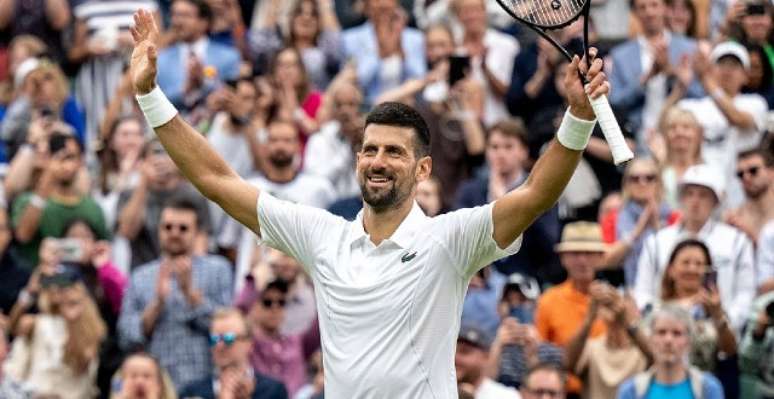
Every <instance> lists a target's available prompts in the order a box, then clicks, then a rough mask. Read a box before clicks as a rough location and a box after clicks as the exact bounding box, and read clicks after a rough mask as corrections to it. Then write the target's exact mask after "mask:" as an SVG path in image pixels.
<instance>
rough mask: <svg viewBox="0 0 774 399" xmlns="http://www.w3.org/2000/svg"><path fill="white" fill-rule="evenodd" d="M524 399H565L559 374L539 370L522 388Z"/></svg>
mask: <svg viewBox="0 0 774 399" xmlns="http://www.w3.org/2000/svg"><path fill="white" fill-rule="evenodd" d="M520 392H521V397H522V398H523V399H543V398H546V397H548V398H551V399H564V398H565V397H566V395H565V393H564V386H563V384H562V379H561V377H560V376H559V374H558V373H556V372H554V371H549V370H538V371H535V372H534V373H532V375H530V376H529V378H528V379H527V380H526V381H524V384H523V385H522V386H521V391H520Z"/></svg>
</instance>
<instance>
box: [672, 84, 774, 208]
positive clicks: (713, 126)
mask: <svg viewBox="0 0 774 399" xmlns="http://www.w3.org/2000/svg"><path fill="white" fill-rule="evenodd" d="M733 102H734V105H735V106H736V108H737V109H739V110H743V111H745V112H747V113H749V114H750V115H752V117H753V119H754V120H755V125H756V128H754V129H748V130H743V129H739V128H737V127H734V126H731V124H729V122H728V119H726V116H725V115H723V112H722V111H720V108H718V106H717V105H716V104H715V100H713V99H712V97H709V96H707V97H703V98H698V99H684V100H681V101H680V102H679V103H678V106H680V107H683V108H685V109H687V110H689V111H691V112H693V114H694V115H696V119H698V120H699V123H700V124H701V125H702V127H703V128H704V145H702V147H701V153H702V158H704V162H706V163H708V164H710V165H713V166H715V167H717V168H722V169H723V170H724V171H726V172H727V175H726V176H725V179H726V199H725V205H726V207H732V208H735V207H737V206H739V205H741V204H742V202H743V201H744V191H743V190H742V186H741V184H740V183H739V181H738V179H737V178H736V176H735V175H734V173H735V171H736V154H738V153H739V152H741V151H744V150H749V149H751V148H754V147H755V146H757V145H758V144H759V143H760V141H761V138H762V137H763V129H764V128H765V127H766V115H767V113H768V109H769V106H768V105H767V104H766V100H764V99H763V97H761V96H759V95H758V94H739V95H737V96H736V97H734V100H733Z"/></svg>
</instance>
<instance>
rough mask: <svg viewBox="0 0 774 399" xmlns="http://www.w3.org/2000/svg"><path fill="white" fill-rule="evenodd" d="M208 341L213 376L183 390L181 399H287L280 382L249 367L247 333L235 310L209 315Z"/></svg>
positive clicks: (245, 325)
mask: <svg viewBox="0 0 774 399" xmlns="http://www.w3.org/2000/svg"><path fill="white" fill-rule="evenodd" d="M209 339H210V351H211V352H212V363H213V365H214V366H215V372H214V373H213V375H209V376H207V377H206V378H204V379H202V380H199V381H195V382H193V383H190V384H188V386H186V387H184V388H183V389H182V390H181V392H180V397H181V398H183V399H185V398H192V397H197V398H202V399H215V398H218V399H287V398H288V393H287V391H286V390H285V387H284V386H283V385H282V383H281V382H279V381H277V380H275V379H272V378H269V377H266V376H264V375H262V374H260V373H258V372H257V371H255V370H253V367H252V366H251V365H250V359H249V356H250V329H249V328H248V325H247V321H246V320H245V318H244V316H242V313H240V312H239V310H238V309H235V308H223V309H218V310H216V311H215V312H214V313H213V314H212V324H211V326H210V334H209Z"/></svg>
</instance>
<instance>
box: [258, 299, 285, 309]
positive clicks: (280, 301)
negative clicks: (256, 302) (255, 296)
mask: <svg viewBox="0 0 774 399" xmlns="http://www.w3.org/2000/svg"><path fill="white" fill-rule="evenodd" d="M261 302H262V303H263V307H265V308H270V307H272V305H274V304H277V307H280V308H284V307H285V303H286V302H285V300H284V299H269V298H266V299H263V300H262V301H261Z"/></svg>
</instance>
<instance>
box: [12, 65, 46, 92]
mask: <svg viewBox="0 0 774 399" xmlns="http://www.w3.org/2000/svg"><path fill="white" fill-rule="evenodd" d="M39 65H40V60H39V59H37V58H27V59H26V60H24V61H22V63H21V64H19V66H18V67H16V71H14V74H13V75H14V76H13V84H14V86H15V87H17V88H18V87H21V85H22V84H24V79H26V78H27V75H29V74H30V72H32V71H34V70H35V69H36V68H37V67H38V66H39Z"/></svg>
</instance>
